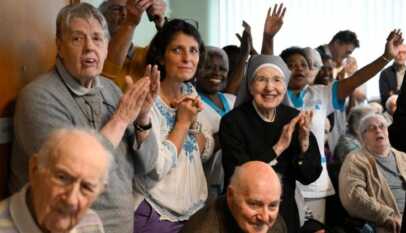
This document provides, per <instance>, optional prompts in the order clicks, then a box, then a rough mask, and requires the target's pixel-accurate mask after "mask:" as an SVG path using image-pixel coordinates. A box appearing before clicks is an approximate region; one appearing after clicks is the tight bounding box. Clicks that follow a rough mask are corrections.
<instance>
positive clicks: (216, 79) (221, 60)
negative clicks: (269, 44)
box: [196, 46, 235, 197]
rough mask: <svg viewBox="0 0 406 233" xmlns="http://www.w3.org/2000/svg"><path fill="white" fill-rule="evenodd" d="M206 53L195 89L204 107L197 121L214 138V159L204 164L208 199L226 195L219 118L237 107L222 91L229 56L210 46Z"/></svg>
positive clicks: (233, 100) (231, 96)
mask: <svg viewBox="0 0 406 233" xmlns="http://www.w3.org/2000/svg"><path fill="white" fill-rule="evenodd" d="M206 50H207V55H206V61H205V63H204V66H203V67H202V69H201V70H200V72H199V73H198V74H197V77H196V89H197V92H198V93H199V96H200V98H201V100H202V103H203V106H204V108H203V111H202V112H201V113H199V115H198V121H199V122H201V123H202V125H203V126H204V127H205V128H206V129H207V130H208V132H209V133H210V134H211V135H213V137H214V139H215V147H214V153H213V156H211V158H210V160H209V161H207V162H205V163H204V164H203V165H204V168H205V173H206V177H207V183H208V185H209V196H211V197H216V196H218V195H219V194H221V193H223V187H224V171H223V165H222V164H221V150H220V142H219V139H218V131H219V127H220V119H221V117H223V116H224V115H225V114H226V113H227V112H229V111H230V110H231V109H232V108H233V107H234V102H235V96H234V95H232V94H227V93H223V92H222V90H223V89H224V87H225V85H226V83H227V77H228V57H227V54H226V53H225V52H224V50H222V49H220V48H217V47H212V46H207V47H206Z"/></svg>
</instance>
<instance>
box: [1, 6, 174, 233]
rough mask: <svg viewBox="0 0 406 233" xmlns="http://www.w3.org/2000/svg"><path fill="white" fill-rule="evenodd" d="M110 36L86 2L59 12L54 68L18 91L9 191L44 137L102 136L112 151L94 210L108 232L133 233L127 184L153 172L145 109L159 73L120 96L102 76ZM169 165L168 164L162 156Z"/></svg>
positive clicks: (22, 179) (23, 178)
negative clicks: (67, 133) (62, 131)
mask: <svg viewBox="0 0 406 233" xmlns="http://www.w3.org/2000/svg"><path fill="white" fill-rule="evenodd" d="M108 42H109V32H108V29H107V23H106V20H105V19H104V17H103V15H102V14H101V13H100V12H99V11H98V10H97V9H96V8H95V7H94V6H92V5H90V4H88V3H77V4H71V5H68V6H66V7H64V8H63V9H61V11H60V12H59V13H58V17H57V22H56V46H57V51H58V55H57V57H56V64H55V66H54V67H53V68H52V69H51V70H50V71H49V72H48V73H46V74H43V75H41V76H40V77H38V78H36V79H35V80H34V81H32V82H31V83H29V84H28V85H27V86H26V87H25V88H24V89H23V90H21V92H20V94H19V97H18V99H17V105H16V111H15V116H14V141H13V154H12V157H11V169H10V170H11V174H10V182H9V188H10V190H11V191H12V192H15V191H18V190H19V189H20V188H21V187H22V186H23V185H24V184H25V183H26V182H27V180H28V164H29V162H28V161H29V159H30V157H31V156H32V155H33V154H35V153H36V152H37V151H38V149H39V147H40V145H41V144H42V143H43V142H44V140H45V138H46V137H47V135H48V134H49V133H50V132H52V131H53V130H55V129H58V128H65V127H87V128H92V129H94V130H97V131H98V132H100V134H101V135H102V136H103V138H104V139H105V141H106V142H108V144H110V146H111V147H112V148H114V151H113V154H114V162H113V164H114V166H112V171H111V173H110V177H109V184H110V185H109V186H107V187H106V190H105V191H104V192H103V193H101V194H100V197H99V198H98V199H97V200H96V201H95V202H94V204H93V205H92V208H93V209H94V210H95V211H96V212H97V213H98V214H99V216H100V218H101V219H102V220H103V224H104V228H105V230H106V232H114V233H115V232H120V233H121V232H123V233H130V232H133V224H134V217H133V213H134V199H133V198H134V195H133V194H134V189H133V179H134V177H135V175H136V174H137V175H138V174H145V173H148V172H150V171H151V170H152V169H153V168H155V167H159V164H160V162H163V161H165V159H160V161H158V162H157V155H158V145H157V137H156V136H154V134H153V133H150V130H149V129H150V128H151V127H152V124H151V118H150V110H151V108H152V104H153V102H154V99H155V97H156V96H157V93H158V90H159V71H158V70H157V67H156V66H155V67H154V68H151V67H150V66H148V68H147V72H146V74H145V77H143V78H141V79H140V80H138V81H137V82H135V83H133V82H132V80H131V79H128V88H127V90H126V91H125V92H124V93H122V92H121V91H120V89H119V88H118V87H117V86H116V85H115V84H114V83H113V82H112V81H111V80H108V79H106V78H104V77H102V76H100V74H101V72H102V68H103V64H104V61H105V59H106V56H107V47H108ZM167 159H168V160H169V159H170V158H167Z"/></svg>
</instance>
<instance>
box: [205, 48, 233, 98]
mask: <svg viewBox="0 0 406 233" xmlns="http://www.w3.org/2000/svg"><path fill="white" fill-rule="evenodd" d="M227 75H228V67H227V63H226V61H225V60H224V59H223V57H222V56H221V55H220V54H217V53H212V54H210V55H209V56H208V59H207V61H206V64H205V66H204V67H203V68H202V69H201V72H200V73H199V75H198V77H197V87H198V88H199V90H202V91H203V92H205V93H207V94H216V93H217V92H219V91H221V90H222V89H223V88H224V87H225V84H226V81H227Z"/></svg>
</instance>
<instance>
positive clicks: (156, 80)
mask: <svg viewBox="0 0 406 233" xmlns="http://www.w3.org/2000/svg"><path fill="white" fill-rule="evenodd" d="M160 77H161V74H160V71H159V70H158V66H157V65H154V66H153V67H152V66H151V65H148V66H147V69H146V71H145V74H144V78H147V79H149V81H150V82H149V88H148V93H147V95H146V97H145V100H144V103H143V105H142V107H141V110H140V114H139V116H138V118H137V123H138V124H140V125H147V124H148V123H149V113H150V111H151V108H152V105H153V104H154V101H155V98H156V97H157V96H158V93H159V87H160ZM131 81H132V80H131ZM131 81H130V80H129V81H128V82H127V84H129V85H131Z"/></svg>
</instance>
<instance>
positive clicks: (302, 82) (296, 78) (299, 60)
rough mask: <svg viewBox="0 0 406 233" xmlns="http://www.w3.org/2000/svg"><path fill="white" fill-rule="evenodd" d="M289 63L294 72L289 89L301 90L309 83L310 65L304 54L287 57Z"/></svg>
mask: <svg viewBox="0 0 406 233" xmlns="http://www.w3.org/2000/svg"><path fill="white" fill-rule="evenodd" d="M287 65H288V67H289V69H290V71H291V72H292V73H291V75H290V80H289V89H293V90H301V89H302V88H304V87H305V86H306V85H307V84H308V81H309V80H308V79H307V77H308V76H309V65H308V63H307V61H306V59H305V57H304V56H302V55H301V54H293V55H291V56H290V57H289V58H288V59H287Z"/></svg>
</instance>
